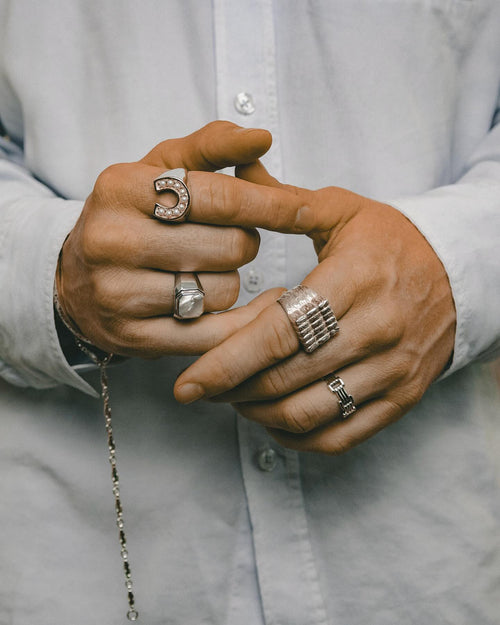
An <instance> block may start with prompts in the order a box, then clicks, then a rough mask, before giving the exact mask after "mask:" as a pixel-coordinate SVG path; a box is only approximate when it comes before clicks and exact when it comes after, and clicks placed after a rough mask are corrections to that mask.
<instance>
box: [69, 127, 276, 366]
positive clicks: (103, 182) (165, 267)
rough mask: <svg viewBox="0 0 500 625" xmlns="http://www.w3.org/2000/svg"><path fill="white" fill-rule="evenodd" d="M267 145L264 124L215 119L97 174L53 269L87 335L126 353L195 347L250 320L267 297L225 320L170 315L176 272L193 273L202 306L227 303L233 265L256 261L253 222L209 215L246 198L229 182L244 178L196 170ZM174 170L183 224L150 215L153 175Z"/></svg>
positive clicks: (232, 295)
mask: <svg viewBox="0 0 500 625" xmlns="http://www.w3.org/2000/svg"><path fill="white" fill-rule="evenodd" d="M270 143H271V137H270V135H269V133H268V132H267V131H265V130H246V129H243V128H238V127H237V126H235V125H234V124H230V123H229V122H214V123H212V124H209V125H208V126H205V127H204V128H202V129H201V130H199V131H197V132H195V133H194V134H192V135H190V136H188V137H185V138H183V139H173V140H169V141H165V142H163V143H160V144H159V145H158V146H156V147H155V148H154V149H153V150H152V151H151V152H150V153H149V154H148V155H147V156H146V157H145V158H143V159H142V160H141V161H139V162H137V163H127V164H120V165H113V166H111V167H109V168H108V169H106V170H105V171H104V172H102V174H101V175H100V176H99V178H98V180H97V182H96V184H95V188H94V190H93V192H92V193H91V195H90V196H89V198H88V199H87V201H86V203H85V206H84V209H83V212H82V215H81V217H80V219H79V220H78V222H77V224H76V225H75V228H74V229H73V230H72V232H71V233H70V235H69V237H68V238H67V240H66V242H65V244H64V247H63V251H62V255H61V259H60V265H59V272H58V276H57V279H58V291H59V299H60V302H61V304H62V306H63V308H64V310H65V311H66V312H67V314H68V315H69V316H70V318H71V319H72V320H73V321H74V323H75V324H76V325H77V326H78V328H79V329H80V330H81V332H82V333H83V334H84V335H85V336H86V337H88V338H89V339H90V340H91V341H92V342H93V343H94V344H95V345H96V346H98V347H100V348H101V349H103V350H106V351H110V352H113V353H117V354H122V355H126V356H143V357H155V356H161V355H164V354H181V353H184V354H193V353H196V354H198V353H201V352H203V351H206V350H207V349H208V348H210V347H212V346H213V345H216V344H217V343H218V342H220V341H221V340H222V339H223V338H225V337H226V336H228V334H230V333H231V332H232V331H234V330H235V329H236V328H238V327H240V326H241V325H243V324H244V323H246V322H247V321H249V320H250V319H251V318H253V316H254V315H255V311H257V310H259V309H260V308H262V306H263V305H264V303H265V302H266V296H264V298H261V299H260V300H258V301H257V302H256V306H254V307H253V308H252V307H250V308H247V309H241V310H238V311H231V312H229V313H227V315H225V316H224V319H223V318H222V317H220V316H218V315H203V316H202V317H201V318H200V319H198V320H196V321H191V322H185V321H177V320H175V319H173V318H172V316H171V315H172V312H173V306H174V301H173V300H174V276H175V272H177V271H196V272H199V278H200V281H201V284H202V286H203V288H204V290H205V292H206V298H205V310H206V311H207V312H210V311H220V310H225V309H227V308H230V307H231V306H232V305H233V304H234V302H235V301H236V299H237V297H238V292H239V275H238V272H237V268H238V267H240V266H241V265H243V264H245V263H247V262H249V261H250V260H252V258H254V256H255V255H256V253H257V250H258V246H259V235H258V233H257V231H256V230H255V229H254V228H241V227H239V226H238V225H236V224H235V225H233V226H230V227H226V226H225V225H222V224H221V225H214V224H212V221H213V220H212V219H211V217H210V214H211V213H215V214H217V213H218V212H220V211H222V209H223V208H224V210H225V211H229V212H230V211H233V210H238V209H239V207H237V206H235V203H237V202H244V203H246V202H247V200H246V198H245V197H244V195H243V194H239V193H238V189H237V188H235V185H243V186H244V185H245V184H246V183H244V182H241V181H237V180H235V179H234V178H232V177H229V176H224V175H221V174H215V173H203V174H200V173H199V171H196V170H203V171H204V172H213V171H215V170H216V169H219V168H223V167H226V166H230V165H238V164H242V163H248V162H252V161H255V159H256V158H258V157H259V156H261V155H262V154H263V153H264V152H266V151H267V150H268V149H269V146H270ZM177 167H183V168H185V169H186V170H188V177H187V184H188V187H189V189H190V193H191V197H192V209H191V214H190V220H191V223H188V222H186V223H179V224H165V223H161V222H160V221H158V220H156V219H154V218H153V209H154V205H155V202H156V201H158V199H159V198H158V196H157V194H156V193H155V191H154V188H153V180H154V178H156V177H157V176H158V175H159V174H161V173H162V172H163V171H164V170H166V169H174V168H177ZM263 191H264V188H263ZM263 194H264V192H263ZM266 196H267V193H266ZM258 199H259V198H258V196H256V198H255V200H256V201H258ZM162 201H164V199H163V200H162ZM205 215H208V218H205ZM196 221H200V222H206V223H207V224H210V225H205V224H203V223H194V222H196ZM268 301H270V300H268ZM259 307H260V308H259Z"/></svg>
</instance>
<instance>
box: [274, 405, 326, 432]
mask: <svg viewBox="0 0 500 625" xmlns="http://www.w3.org/2000/svg"><path fill="white" fill-rule="evenodd" d="M317 421H318V414H317V410H316V408H315V407H314V406H312V405H311V404H305V403H304V404H303V403H299V402H297V401H286V402H284V410H283V411H282V424H281V427H282V428H283V429H284V430H287V431H288V432H292V433H294V434H306V433H307V432H310V431H311V430H314V429H315V428H316V427H317V424H318V423H317Z"/></svg>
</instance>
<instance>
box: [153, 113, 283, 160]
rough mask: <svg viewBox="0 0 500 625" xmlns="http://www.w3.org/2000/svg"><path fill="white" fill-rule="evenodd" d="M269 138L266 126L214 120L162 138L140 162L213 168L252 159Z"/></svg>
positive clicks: (254, 158)
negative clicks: (175, 136) (184, 134)
mask: <svg viewBox="0 0 500 625" xmlns="http://www.w3.org/2000/svg"><path fill="white" fill-rule="evenodd" d="M271 142H272V137H271V134H270V133H269V132H268V131H267V130H262V129H259V128H241V127H240V126H237V125H236V124H233V123H231V122H227V121H215V122H212V123H210V124H207V125H206V126H204V127H203V128H200V130H197V131H196V132H193V133H192V134H191V135H188V136H187V137H183V138H181V139H169V140H167V141H163V142H162V143H160V144H158V145H157V146H156V147H155V148H153V150H151V152H149V154H147V155H146V156H145V157H144V158H143V159H142V162H143V163H146V164H148V165H153V166H155V167H162V168H163V169H174V168H176V167H184V168H185V169H188V170H203V171H216V170H217V169H223V168H224V167H231V166H233V165H239V164H243V163H251V162H253V161H255V160H256V159H258V158H259V157H260V156H262V155H263V154H265V153H266V152H267V151H268V150H269V148H270V147H271Z"/></svg>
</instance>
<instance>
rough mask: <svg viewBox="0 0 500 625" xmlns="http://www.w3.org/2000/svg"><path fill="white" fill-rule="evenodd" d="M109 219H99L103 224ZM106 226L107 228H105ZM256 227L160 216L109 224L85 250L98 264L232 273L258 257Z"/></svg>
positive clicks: (92, 238) (93, 237)
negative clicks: (170, 222)
mask: <svg viewBox="0 0 500 625" xmlns="http://www.w3.org/2000/svg"><path fill="white" fill-rule="evenodd" d="M103 223H104V220H102V219H101V220H100V224H101V228H102V227H103ZM104 227H105V228H106V226H104ZM259 242H260V237H259V234H258V232H257V231H256V230H244V229H242V228H234V227H223V226H206V225H200V224H190V223H181V224H176V225H175V226H170V225H165V224H161V223H159V222H157V221H156V220H150V221H145V222H144V221H138V222H134V223H132V224H131V223H127V224H116V225H115V226H114V227H113V225H112V224H108V225H107V232H103V231H102V230H101V232H100V233H96V234H95V236H92V237H91V239H90V240H89V241H88V245H87V247H86V250H85V253H86V254H87V255H88V257H89V258H92V259H93V261H94V263H96V262H97V263H100V264H107V263H109V262H112V263H113V264H115V265H117V264H121V265H125V266H128V267H130V266H133V267H143V268H151V269H160V270H163V271H206V272H210V271H222V272H225V271H232V270H234V269H237V268H238V267H241V266H242V265H244V264H246V263H248V262H250V261H251V260H253V259H254V258H255V256H256V255H257V252H258V249H259Z"/></svg>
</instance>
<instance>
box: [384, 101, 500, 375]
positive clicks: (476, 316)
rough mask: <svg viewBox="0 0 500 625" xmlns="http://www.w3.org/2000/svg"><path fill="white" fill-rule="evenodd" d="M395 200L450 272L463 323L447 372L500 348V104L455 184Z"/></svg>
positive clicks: (447, 373)
mask: <svg viewBox="0 0 500 625" xmlns="http://www.w3.org/2000/svg"><path fill="white" fill-rule="evenodd" d="M389 203H390V204H391V205H392V206H394V207H395V208H397V209H399V210H400V211H401V212H402V213H403V214H404V215H405V216H406V217H407V218H408V219H410V220H411V221H412V222H413V224H414V225H415V226H416V227H417V228H418V229H419V230H420V232H421V233H422V234H423V235H424V236H425V237H426V239H427V240H428V241H429V243H430V245H431V246H432V247H433V249H434V251H435V252H436V253H437V255H438V256H439V258H440V259H441V261H442V263H443V265H444V267H445V269H446V271H447V273H448V277H449V280H450V284H451V288H452V292H453V297H454V301H455V307H456V313H457V327H456V336H455V349H454V354H453V361H452V363H451V365H450V367H449V368H448V370H447V371H446V374H445V375H449V374H450V373H452V372H454V371H456V370H458V369H460V368H462V367H464V366H465V365H467V364H468V363H470V362H472V361H474V360H480V359H489V358H493V357H495V356H497V355H498V354H500V109H498V110H497V114H496V116H495V119H494V124H493V126H492V129H491V130H490V132H489V134H488V135H487V136H486V137H485V139H484V141H483V142H482V143H481V144H480V145H479V146H478V148H477V149H476V150H475V152H474V154H473V155H472V157H471V159H470V160H469V162H468V163H467V166H466V168H465V171H464V174H463V176H462V177H461V178H460V179H459V180H458V181H457V182H456V183H455V184H452V185H448V186H443V187H439V188H436V189H433V190H431V191H428V192H427V193H423V194H422V195H418V196H413V197H403V198H399V199H396V200H394V201H391V202H389Z"/></svg>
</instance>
